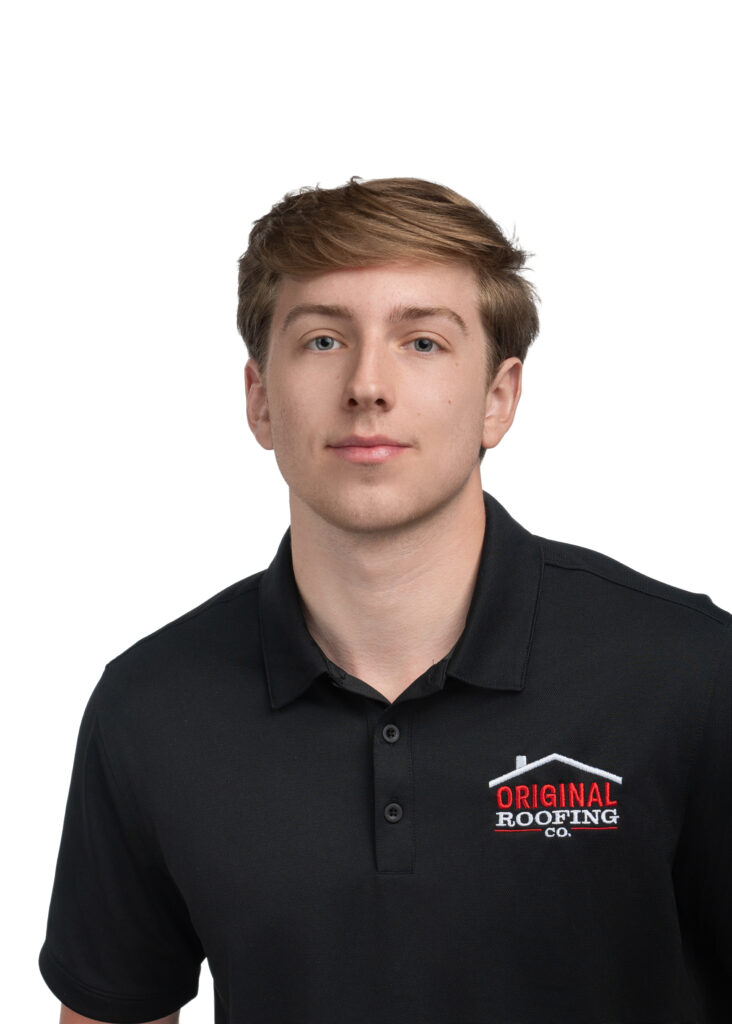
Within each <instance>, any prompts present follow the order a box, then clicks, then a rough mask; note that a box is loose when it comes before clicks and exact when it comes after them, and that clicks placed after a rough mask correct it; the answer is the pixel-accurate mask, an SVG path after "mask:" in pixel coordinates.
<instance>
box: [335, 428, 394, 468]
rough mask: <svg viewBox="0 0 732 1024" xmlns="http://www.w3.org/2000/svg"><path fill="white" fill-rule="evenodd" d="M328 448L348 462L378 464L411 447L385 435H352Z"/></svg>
mask: <svg viewBox="0 0 732 1024" xmlns="http://www.w3.org/2000/svg"><path fill="white" fill-rule="evenodd" d="M326 447H328V448H329V449H330V450H331V451H332V452H333V453H334V454H335V455H337V456H338V457H339V458H341V459H345V460H346V461H347V462H360V463H378V462H387V461H388V460H389V459H393V458H395V457H396V456H398V455H401V453H402V452H404V451H406V450H407V448H410V447H411V445H408V444H404V443H403V442H402V441H396V440H394V438H391V437H385V436H384V435H383V434H374V435H373V436H372V437H362V436H361V435H359V434H352V435H351V436H350V437H344V438H342V440H340V441H336V442H334V443H333V444H329V445H327V446H326Z"/></svg>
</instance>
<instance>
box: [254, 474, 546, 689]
mask: <svg viewBox="0 0 732 1024" xmlns="http://www.w3.org/2000/svg"><path fill="white" fill-rule="evenodd" d="M483 501H484V503H485V511H486V530H485V535H484V538H483V547H482V550H481V559H480V566H479V568H478V576H477V579H476V583H475V590H474V592H473V597H472V600H471V602H470V608H469V610H468V615H467V619H466V623H465V629H464V630H463V632H462V634H461V636H460V639H459V640H458V642H457V644H456V645H455V647H454V649H453V652H452V654H451V656H450V659H449V662H448V666H447V675H448V676H449V677H451V678H453V679H457V680H460V681H461V682H464V683H468V684H469V685H471V686H480V687H483V688H484V689H489V690H522V689H523V687H524V684H525V681H526V679H525V677H526V667H527V664H528V659H529V650H530V647H531V638H532V633H533V628H534V620H535V617H536V611H537V607H538V602H539V593H540V588H541V577H542V571H543V563H544V560H543V552H542V546H541V541H540V539H539V538H538V537H536V536H535V535H534V534H532V533H530V532H529V531H528V530H526V529H525V528H524V527H523V526H521V525H520V524H519V523H517V522H516V520H515V519H513V518H512V517H511V516H510V515H509V514H508V512H507V511H506V509H505V508H504V507H503V505H501V504H500V503H499V502H498V501H496V499H495V498H494V497H493V496H492V495H490V494H488V493H487V491H483ZM259 624H260V637H261V642H262V655H263V659H264V667H265V672H266V677H267V685H268V687H269V695H270V700H271V703H272V707H273V708H281V707H284V705H286V704H289V703H290V702H291V701H293V700H295V698H296V697H299V696H300V694H302V693H304V692H305V690H307V689H308V688H309V687H310V686H311V685H312V684H313V683H314V682H315V680H316V679H318V678H319V677H320V676H323V675H325V674H327V668H326V663H325V659H324V656H323V654H322V652H321V650H320V648H319V647H318V645H317V644H316V643H315V641H314V640H313V638H312V637H311V635H310V633H309V632H308V629H307V626H306V625H305V619H304V617H303V613H302V608H301V605H300V597H299V593H298V590H297V585H296V583H295V576H294V573H293V569H292V547H291V541H290V530H289V529H288V530H287V532H286V533H285V535H284V537H283V538H282V541H281V543H280V546H279V548H278V550H277V554H276V555H275V557H274V559H273V560H272V563H271V564H270V566H269V568H268V569H267V570H266V571H265V572H264V573H263V574H262V578H261V580H260V584H259Z"/></svg>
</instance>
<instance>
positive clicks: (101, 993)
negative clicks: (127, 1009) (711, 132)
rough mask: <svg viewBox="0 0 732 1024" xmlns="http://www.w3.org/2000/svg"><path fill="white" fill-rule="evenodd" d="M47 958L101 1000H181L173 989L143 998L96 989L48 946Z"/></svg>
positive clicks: (82, 987) (132, 1001)
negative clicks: (70, 969)
mask: <svg viewBox="0 0 732 1024" xmlns="http://www.w3.org/2000/svg"><path fill="white" fill-rule="evenodd" d="M45 952H46V956H47V957H48V959H49V960H50V961H51V962H52V963H53V965H54V967H55V968H56V969H57V970H58V971H60V972H61V974H63V975H64V977H65V978H68V980H69V981H70V982H72V983H73V984H74V985H75V986H76V987H77V988H79V989H81V990H82V991H84V992H88V993H89V995H92V996H98V997H99V998H100V999H118V1000H120V1001H122V1002H128V1003H144V1002H153V1001H160V1000H167V999H168V997H170V998H171V1000H172V1001H173V1002H175V1001H176V1000H177V999H178V998H180V992H178V991H174V990H173V989H166V990H165V991H164V992H151V993H146V994H145V995H141V996H127V995H121V994H120V993H119V992H107V991H105V990H104V989H101V988H94V987H93V986H92V985H87V984H86V983H85V982H83V981H80V980H79V979H78V978H77V977H76V975H75V974H72V973H71V972H70V971H69V970H67V968H66V967H64V965H63V964H62V963H61V962H60V960H59V959H58V957H57V956H56V955H55V953H52V952H51V950H50V949H49V948H48V946H46V947H45Z"/></svg>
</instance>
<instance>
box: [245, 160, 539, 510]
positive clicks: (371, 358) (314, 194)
mask: <svg viewBox="0 0 732 1024" xmlns="http://www.w3.org/2000/svg"><path fill="white" fill-rule="evenodd" d="M524 261H525V255H524V253H523V252H521V250H519V249H517V248H515V247H513V246H512V245H511V244H510V243H509V242H508V241H507V239H506V238H505V237H504V236H503V234H502V233H501V232H500V230H499V228H498V227H497V226H496V225H495V224H494V222H493V221H492V220H490V218H488V217H487V216H486V215H485V213H483V211H482V210H480V209H479V208H478V207H476V206H474V205H473V204H472V203H469V202H468V201H467V200H465V199H463V198H462V197H461V196H459V195H457V194H456V193H454V192H452V191H451V190H449V189H447V188H444V187H443V186H440V185H435V184H432V183H430V182H426V181H421V180H418V179H413V178H401V179H400V178H396V179H395V178H392V179H383V180H377V181H371V182H363V183H359V182H357V181H356V180H353V179H352V180H351V181H350V182H349V183H348V184H347V185H345V186H343V187H342V188H337V189H327V190H322V189H314V190H312V189H311V190H303V191H301V192H299V193H296V194H290V195H288V196H286V197H285V199H284V200H283V201H282V202H281V203H279V204H277V205H276V206H275V207H274V208H273V210H272V211H271V213H270V214H268V215H267V216H265V217H263V218H261V219H260V220H259V221H257V222H256V223H255V225H254V228H253V230H252V233H251V235H250V244H249V249H248V250H247V252H246V253H245V255H244V256H243V257H242V258H241V260H240V276H239V313H238V320H237V322H238V326H239V329H240V331H241V333H242V335H243V337H244V339H245V341H246V344H247V347H248V350H249V353H250V356H251V358H250V360H249V362H248V364H247V372H246V377H247V404H248V416H249V422H250V425H251V426H252V430H253V431H254V433H255V435H256V437H257V439H258V440H259V442H260V444H262V445H263V447H265V448H274V451H275V455H276V457H277V461H278V464H279V466H280V469H281V471H282V474H283V476H284V477H285V480H286V482H287V483H288V485H289V486H290V493H291V497H294V498H295V499H298V498H299V499H300V500H301V501H302V502H303V503H304V504H305V505H307V506H308V507H309V508H310V509H315V510H316V512H317V513H318V514H319V515H320V516H322V517H323V518H325V519H327V520H329V521H331V522H334V523H335V522H337V523H340V524H341V525H344V526H351V527H353V528H356V529H379V528H383V527H385V526H387V525H389V524H391V525H397V520H399V519H400V517H401V519H403V520H404V521H407V520H409V518H410V516H412V518H414V517H418V516H419V515H420V514H423V513H424V512H425V510H427V511H428V510H429V508H430V507H431V508H435V507H438V506H439V504H440V502H442V503H443V504H444V502H445V501H446V500H448V499H449V496H450V495H451V494H454V493H457V491H459V489H460V488H461V487H463V486H464V485H465V483H466V481H467V479H468V478H469V477H470V475H471V474H474V475H475V478H476V479H478V480H479V473H478V464H479V458H482V455H483V453H484V451H485V449H486V448H489V447H494V446H495V445H496V444H497V443H498V441H499V440H500V438H501V437H502V436H503V434H504V433H505V431H506V430H507V429H508V427H509V426H510V423H511V422H512V419H513V413H514V411H515V406H516V403H517V401H518V397H519V395H520V381H521V364H522V362H523V359H524V358H525V355H526V351H527V349H528V347H529V345H530V344H531V341H532V340H533V338H534V336H535V334H536V332H537V329H538V318H537V314H536V307H535V301H534V294H533V290H532V288H531V286H530V285H529V284H528V283H527V282H526V281H525V280H524V279H523V278H522V277H521V276H520V275H519V273H518V271H519V270H520V269H521V267H522V266H523V264H524ZM379 435H380V436H385V437H387V438H389V439H391V440H393V441H396V442H398V443H399V445H400V446H401V447H399V448H397V449H396V450H392V451H391V452H388V451H384V452H380V451H379V450H377V449H376V448H372V450H371V451H370V452H368V451H358V450H354V451H349V450H347V449H349V445H345V448H344V442H345V441H346V440H347V439H348V438H352V437H354V436H355V437H356V445H355V447H356V448H358V445H359V444H360V443H361V442H363V441H364V439H366V440H367V441H368V440H370V441H371V442H373V441H374V439H375V438H377V436H379ZM386 447H387V448H388V445H387V446H386Z"/></svg>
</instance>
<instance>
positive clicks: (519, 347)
mask: <svg viewBox="0 0 732 1024" xmlns="http://www.w3.org/2000/svg"><path fill="white" fill-rule="evenodd" d="M523 263H524V254H523V253H522V252H520V251H519V250H518V249H516V248H515V247H513V246H512V245H511V244H510V243H509V242H508V241H507V240H506V238H504V236H503V235H502V234H501V232H500V231H499V229H498V228H497V226H496V225H495V224H494V223H493V222H492V221H491V220H490V219H489V218H488V217H487V216H486V215H485V213H484V212H483V211H482V210H480V209H479V208H478V207H476V206H474V205H473V204H472V203H470V202H468V201H467V200H466V199H464V198H462V197H461V196H459V195H457V194H456V193H454V192H452V191H450V190H449V189H446V188H443V187H442V186H439V185H435V184H432V183H429V182H425V181H421V180H417V179H386V180H376V181H367V182H359V181H357V180H352V181H351V182H349V183H348V184H346V185H345V186H343V187H342V188H337V189H326V190H322V189H314V190H304V191H302V192H300V193H296V194H290V195H288V196H287V197H285V199H284V200H283V201H282V202H281V203H279V204H278V205H277V206H275V207H274V208H273V210H272V211H271V212H270V213H269V214H268V215H267V216H265V217H263V218H262V219H261V220H260V221H258V222H257V223H256V224H255V226H254V228H253V230H252V233H251V236H250V244H249V249H248V251H247V253H246V254H245V255H244V257H242V260H241V262H240V286H239V298H240V305H239V317H238V323H239V328H240V330H241V333H242V334H243V337H244V339H245V341H246V343H247V346H248V349H249V353H250V356H251V358H250V359H249V362H248V363H247V367H246V392H247V410H248V418H249V423H250V426H251V428H252V430H253V432H254V434H255V436H256V438H257V440H258V441H259V443H260V444H261V445H263V446H264V447H265V448H268V449H273V450H274V453H275V457H276V459H277V463H278V465H279V468H280V470H281V472H282V474H283V476H284V478H285V480H286V482H287V484H288V486H289V492H290V510H291V528H290V530H289V531H288V532H287V534H286V535H285V537H284V539H283V541H282V544H281V546H280V548H279V551H278V552H277V554H276V556H275V558H274V560H273V562H272V564H271V565H270V566H269V568H268V569H267V570H266V571H265V572H263V573H259V574H257V575H256V576H253V577H251V578H249V579H246V580H243V581H240V582H238V583H235V584H233V585H232V586H230V587H229V588H227V589H226V590H224V591H223V592H222V593H220V594H217V595H216V596H214V597H212V598H211V599H210V600H208V601H206V602H205V603H204V604H202V605H200V606H199V607H197V608H195V609H194V610H192V611H191V612H189V613H187V614H186V615H183V616H182V617H181V618H179V619H176V620H175V621H174V622H171V623H169V624H168V625H167V626H165V627H163V628H162V629H160V630H158V631H157V632H155V633H153V634H152V635H150V636H148V637H146V638H143V639H142V640H140V641H139V642H138V643H136V644H135V645H134V646H132V647H131V648H130V649H128V650H127V651H125V652H123V653H122V654H120V655H118V656H117V657H116V658H114V659H113V660H112V661H110V662H109V663H108V664H107V666H106V667H105V670H104V673H103V675H102V678H101V679H100V681H99V683H98V684H97V686H96V688H95V690H94V692H93V694H92V696H91V698H90V701H89V704H88V706H87V710H86V712H85V715H84V718H83V721H82V724H81V730H80V735H79V741H78V747H77V753H76V759H75V763H74V769H73V775H72V780H71V788H70V793H69V801H68V806H67V811H66V818H65V822H64V831H63V836H62V841H61V849H60V852H59V858H58V866H57V871H56V878H55V883H54V888H53V895H52V900H51V908H50V913H49V922H48V934H47V938H46V942H45V944H44V946H43V949H42V951H41V956H40V966H41V970H42V973H43V976H44V978H45V980H46V981H47V983H48V984H49V986H50V987H51V988H52V990H53V991H54V992H55V993H56V995H57V996H58V997H59V998H60V999H61V1001H62V1003H64V1004H65V1005H66V1007H67V1009H66V1010H65V1011H64V1014H65V1015H64V1016H63V1017H62V1019H63V1020H65V1021H68V1022H69V1024H71V1022H76V1024H78V1022H80V1021H85V1020H98V1021H111V1022H130V1024H131V1022H142V1021H149V1020H155V1019H162V1020H165V1021H167V1022H174V1021H176V1020H177V1019H178V1014H177V1010H178V1008H179V1007H180V1006H182V1005H183V1004H184V1003H186V1002H187V1001H188V1000H190V999H191V998H193V996H194V995H195V994H196V991H197V985H198V977H199V969H200V963H201V961H202V960H203V958H204V957H207V958H208V961H209V965H210V968H211V971H212V974H213V978H214V984H215V1002H216V1007H215V1019H216V1022H217V1024H225V1022H226V1024H264V1022H267V1024H270V1022H287V1024H295V1022H297V1024H316V1022H317V1024H336V1022H337V1024H343V1022H348V1024H361V1022H363V1024H367V1022H368V1024H404V1022H410V1024H478V1022H481V1024H509V1022H510V1024H558V1022H562V1024H610V1022H613V1024H638V1022H640V1021H644V1022H651V1021H654V1022H659V1024H660V1022H669V1024H671V1022H674V1024H680V1022H682V1021H683V1022H699V1024H701V1022H704V1024H706V1022H721V1021H729V1019H730V1013H731V1012H732V995H731V994H730V992H731V991H732V988H731V986H730V981H731V980H732V979H731V977H730V974H731V972H732V923H731V922H732V905H731V903H730V874H731V872H730V858H731V855H732V826H731V824H730V822H731V821H732V806H731V790H732V780H731V775H732V771H731V767H732V756H731V754H732V752H731V749H730V746H731V743H730V730H731V721H732V713H731V710H730V702H731V695H732V643H731V635H732V616H731V615H730V613H729V612H727V611H725V610H723V609H721V608H719V607H717V606H716V605H715V604H713V603H712V601H711V600H710V599H709V598H708V597H707V596H705V595H703V594H695V593H690V592H687V591H684V590H680V589H677V588H675V587H672V586H669V585H667V584H665V583H661V582H658V581H656V580H653V579H650V578H648V577H646V576H643V575H641V574H640V573H638V572H635V571H634V570H633V569H631V568H628V567H627V566H624V565H622V564H620V563H618V562H616V561H614V560H613V559H611V558H608V557H606V556H604V555H602V554H599V553H597V552H594V551H590V550H587V549H584V548H580V547H576V546H574V545H571V544H566V543H561V542H558V541H553V540H548V539H546V538H543V537H538V536H535V535H533V534H531V533H529V532H528V531H527V530H526V529H524V528H523V527H522V526H520V525H519V524H518V523H517V522H516V521H515V520H514V519H513V518H512V517H511V516H510V515H509V514H508V512H507V511H506V510H505V509H504V508H503V506H502V505H501V504H500V503H499V502H498V501H497V500H496V499H495V498H494V497H493V496H492V495H490V494H488V493H485V492H483V491H482V488H481V477H480V460H481V458H482V456H483V454H484V453H485V451H486V450H487V449H489V448H493V447H495V446H496V445H497V444H498V443H499V441H500V440H501V438H502V437H503V435H504V434H505V433H506V431H507V430H508V429H509V427H510V426H511V423H512V421H513V418H514V415H515V412H516V407H517V404H518V401H519V397H520V394H521V370H522V363H523V360H524V359H525V357H526V353H527V349H528V347H529V345H530V343H531V341H532V339H533V338H534V336H535V334H536V331H537V316H536V310H535V305H534V297H533V294H532V289H531V288H530V286H529V285H528V284H527V283H526V281H525V279H524V278H523V277H522V276H521V273H520V271H521V268H522V266H523ZM166 1014H167V1016H166Z"/></svg>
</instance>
